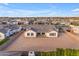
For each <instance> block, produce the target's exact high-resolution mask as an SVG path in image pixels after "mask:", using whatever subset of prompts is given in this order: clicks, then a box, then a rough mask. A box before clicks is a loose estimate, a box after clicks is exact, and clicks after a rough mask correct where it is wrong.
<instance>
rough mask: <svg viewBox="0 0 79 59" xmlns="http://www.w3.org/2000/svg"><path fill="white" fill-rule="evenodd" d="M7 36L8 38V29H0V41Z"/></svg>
mask: <svg viewBox="0 0 79 59" xmlns="http://www.w3.org/2000/svg"><path fill="white" fill-rule="evenodd" d="M9 36H10V29H8V28H4V29H0V40H3V39H5V38H6V37H9Z"/></svg>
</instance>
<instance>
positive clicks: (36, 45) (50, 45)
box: [4, 33, 79, 51]
mask: <svg viewBox="0 0 79 59" xmlns="http://www.w3.org/2000/svg"><path fill="white" fill-rule="evenodd" d="M55 48H79V40H76V39H75V38H73V37H71V36H69V35H68V34H67V33H62V34H60V36H59V37H58V38H25V37H24V33H22V34H21V35H20V37H18V38H17V39H16V40H15V41H14V42H13V43H12V44H11V45H9V46H8V47H7V48H6V49H5V50H4V51H29V50H34V51H51V50H55Z"/></svg>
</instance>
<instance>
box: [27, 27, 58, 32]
mask: <svg viewBox="0 0 79 59" xmlns="http://www.w3.org/2000/svg"><path fill="white" fill-rule="evenodd" d="M26 29H31V30H33V31H35V32H44V33H45V32H50V31H58V29H57V28H56V27H55V26H53V25H32V26H26Z"/></svg>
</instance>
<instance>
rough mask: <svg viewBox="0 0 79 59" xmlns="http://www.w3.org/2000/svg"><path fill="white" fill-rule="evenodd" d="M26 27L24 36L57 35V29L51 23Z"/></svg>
mask: <svg viewBox="0 0 79 59" xmlns="http://www.w3.org/2000/svg"><path fill="white" fill-rule="evenodd" d="M29 27H30V28H29V29H28V27H26V31H25V33H24V35H25V37H58V29H57V28H56V27H55V26H51V25H42V26H41V25H35V26H29Z"/></svg>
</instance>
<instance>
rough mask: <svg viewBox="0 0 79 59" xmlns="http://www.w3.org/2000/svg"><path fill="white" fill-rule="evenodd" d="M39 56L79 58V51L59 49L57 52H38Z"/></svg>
mask: <svg viewBox="0 0 79 59" xmlns="http://www.w3.org/2000/svg"><path fill="white" fill-rule="evenodd" d="M36 53H37V54H36V55H37V56H79V49H63V48H57V49H56V51H48V52H36Z"/></svg>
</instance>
